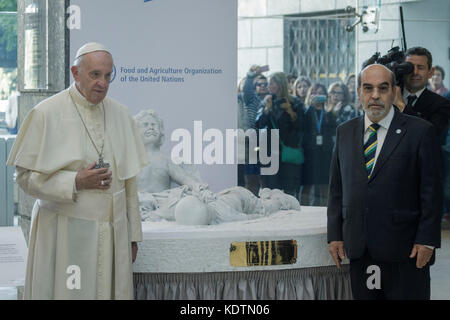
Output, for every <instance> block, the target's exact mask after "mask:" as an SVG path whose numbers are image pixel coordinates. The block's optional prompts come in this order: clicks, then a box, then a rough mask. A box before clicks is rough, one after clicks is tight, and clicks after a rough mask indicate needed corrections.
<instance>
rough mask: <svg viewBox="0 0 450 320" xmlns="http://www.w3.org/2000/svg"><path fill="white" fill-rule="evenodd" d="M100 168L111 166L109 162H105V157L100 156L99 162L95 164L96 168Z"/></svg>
mask: <svg viewBox="0 0 450 320" xmlns="http://www.w3.org/2000/svg"><path fill="white" fill-rule="evenodd" d="M100 168H109V163H107V162H103V157H102V156H100V158H99V159H98V163H96V164H95V167H94V169H100Z"/></svg>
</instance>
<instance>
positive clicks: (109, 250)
mask: <svg viewBox="0 0 450 320" xmlns="http://www.w3.org/2000/svg"><path fill="white" fill-rule="evenodd" d="M71 96H72V98H73V99H74V101H75V102H76V105H77V107H78V110H79V112H80V114H81V116H82V117H83V120H84V121H85V123H86V126H87V128H88V130H89V132H90V134H91V137H92V139H93V140H94V142H95V144H96V145H97V148H99V147H100V146H101V144H102V141H103V139H104V144H105V145H104V161H105V162H107V163H109V164H110V168H109V170H111V171H112V179H113V180H112V183H111V187H110V188H109V189H108V190H99V189H95V190H80V191H78V192H75V188H74V186H75V177H76V175H77V172H78V171H79V170H81V169H83V168H85V167H87V166H88V165H89V164H91V163H92V162H98V159H99V156H98V153H97V151H96V150H95V148H94V146H93V144H92V142H91V141H90V139H89V136H88V134H87V132H86V129H85V128H84V126H83V123H82V122H81V119H80V116H79V114H78V113H77V111H76V108H75V105H74V102H73V101H72V99H71ZM102 104H103V105H104V109H103V107H102ZM103 110H105V115H104V114H103ZM104 116H105V119H106V121H105V123H106V128H105V131H104ZM7 164H8V165H14V166H16V169H17V172H18V176H17V180H16V181H17V183H18V184H19V185H20V187H21V188H22V189H23V190H24V191H25V192H26V193H27V194H29V195H31V196H33V197H35V198H37V199H38V200H37V201H36V203H35V204H34V207H33V212H32V221H31V230H30V241H29V253H28V263H27V273H26V281H25V295H24V298H25V299H133V282H132V261H131V260H132V258H131V242H132V241H142V229H141V222H140V213H139V206H138V196H137V187H136V175H137V174H138V173H139V171H140V170H141V168H143V167H144V166H145V165H147V164H148V156H147V154H146V152H145V149H144V145H143V143H142V141H141V139H140V136H139V133H138V131H137V129H136V126H135V124H134V121H133V119H132V118H131V116H130V115H129V113H128V110H127V108H126V107H124V106H122V105H120V104H119V103H118V102H116V101H114V100H112V99H110V98H108V97H106V98H105V99H104V100H103V103H100V104H98V105H93V104H91V103H89V102H88V101H87V100H86V99H85V98H84V97H83V96H82V95H81V94H80V93H79V92H78V90H77V89H76V87H75V85H72V86H71V87H70V88H68V89H66V90H64V91H62V92H60V93H58V94H56V95H54V96H52V97H50V98H49V99H46V100H44V101H43V102H41V103H40V104H38V105H37V106H36V107H34V108H33V109H32V110H31V111H30V113H29V114H28V115H27V117H26V119H25V120H24V122H23V123H22V125H21V127H20V131H19V133H18V135H17V138H16V141H15V144H14V146H13V148H12V150H11V153H10V157H9V159H8V163H7ZM78 276H79V278H77V277H78ZM77 280H80V281H79V282H77ZM78 285H79V286H78Z"/></svg>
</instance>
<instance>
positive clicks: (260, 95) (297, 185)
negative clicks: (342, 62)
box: [238, 65, 362, 206]
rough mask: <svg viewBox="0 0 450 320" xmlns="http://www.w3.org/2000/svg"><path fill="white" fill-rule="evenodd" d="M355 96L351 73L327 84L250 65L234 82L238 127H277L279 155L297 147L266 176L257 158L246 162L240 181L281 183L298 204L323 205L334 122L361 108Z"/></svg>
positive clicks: (264, 184)
mask: <svg viewBox="0 0 450 320" xmlns="http://www.w3.org/2000/svg"><path fill="white" fill-rule="evenodd" d="M356 100H357V99H356V90H355V75H354V74H350V75H348V77H347V79H346V80H345V82H343V81H340V80H339V81H336V82H333V83H332V84H331V85H329V86H328V88H327V87H325V86H324V85H323V84H321V83H320V82H313V81H311V79H309V78H308V77H305V76H300V77H296V76H294V75H291V74H285V73H283V72H276V73H273V74H271V75H270V77H266V76H265V75H263V72H262V69H261V67H260V66H256V65H255V66H252V67H251V68H250V70H249V71H248V73H247V76H246V77H245V78H244V79H242V80H241V82H240V83H239V87H238V105H239V121H238V125H239V128H241V129H243V130H244V131H245V130H247V129H255V130H258V129H269V130H268V134H269V135H270V132H271V131H270V129H279V138H280V155H281V156H282V157H284V156H285V155H286V154H287V152H292V149H297V150H298V154H299V155H300V157H299V159H298V161H290V162H287V161H280V166H279V170H278V173H277V174H275V175H267V176H264V175H260V166H259V165H258V164H254V163H246V164H245V165H242V166H241V168H240V177H239V185H242V186H245V187H247V188H248V189H249V190H251V191H252V192H253V193H255V194H257V193H258V191H259V189H260V188H261V187H267V188H277V189H282V190H284V191H285V192H286V193H288V194H291V195H293V196H295V197H297V198H298V199H299V200H301V203H302V204H303V205H320V206H325V205H326V203H327V188H328V180H329V168H330V163H331V156H332V151H333V147H334V143H335V140H336V136H335V135H336V133H335V132H336V127H337V126H338V125H339V124H341V123H343V122H345V121H347V120H350V119H353V118H355V117H358V116H360V115H361V114H362V110H361V108H360V106H359V105H358V104H355V101H356ZM268 141H270V138H269V139H268ZM283 149H285V150H283ZM287 149H288V150H287ZM269 150H270V146H269ZM281 160H283V159H281Z"/></svg>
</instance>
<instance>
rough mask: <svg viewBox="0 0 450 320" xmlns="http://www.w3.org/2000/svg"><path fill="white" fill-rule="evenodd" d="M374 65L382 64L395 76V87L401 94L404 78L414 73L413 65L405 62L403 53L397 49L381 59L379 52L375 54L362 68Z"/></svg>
mask: <svg viewBox="0 0 450 320" xmlns="http://www.w3.org/2000/svg"><path fill="white" fill-rule="evenodd" d="M374 63H378V64H382V65H383V66H385V67H387V68H389V70H391V71H392V72H393V73H394V74H395V78H396V79H397V83H396V85H397V86H399V87H400V88H401V89H402V92H403V87H404V82H403V81H404V76H405V75H408V74H411V73H413V72H414V65H413V64H412V63H411V62H405V53H404V52H403V51H400V48H399V47H394V48H392V49H391V50H389V51H388V52H387V54H386V55H384V56H382V57H380V53H379V52H376V53H375V54H374V55H373V56H372V57H370V58H369V59H367V60H366V61H364V63H363V68H365V67H367V66H368V65H371V64H374Z"/></svg>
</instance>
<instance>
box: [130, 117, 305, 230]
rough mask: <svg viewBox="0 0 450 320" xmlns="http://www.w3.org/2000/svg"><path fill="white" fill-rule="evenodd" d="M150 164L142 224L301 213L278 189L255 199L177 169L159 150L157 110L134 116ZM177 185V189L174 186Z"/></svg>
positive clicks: (143, 186)
mask: <svg viewBox="0 0 450 320" xmlns="http://www.w3.org/2000/svg"><path fill="white" fill-rule="evenodd" d="M135 120H136V124H137V127H138V129H139V131H140V134H141V135H142V138H143V142H144V145H145V148H146V150H147V153H148V155H149V158H150V164H149V165H148V166H147V167H145V168H144V169H143V170H142V172H141V173H140V174H139V175H138V177H137V184H138V191H139V192H138V194H139V205H140V210H141V217H142V220H143V221H160V220H168V221H175V222H176V223H178V224H184V225H209V224H219V223H224V222H231V221H242V220H251V219H256V218H262V217H265V216H267V215H270V214H272V213H274V212H277V211H280V210H300V204H299V202H298V200H297V199H296V198H295V197H293V196H290V195H287V194H285V193H284V192H283V191H281V190H278V189H273V190H271V189H262V190H261V191H260V196H259V197H256V196H255V195H254V194H253V193H252V192H250V191H249V190H247V189H245V188H242V187H231V188H228V189H225V190H223V191H221V192H218V193H213V192H212V191H211V190H209V188H208V185H207V184H205V183H204V182H202V180H201V178H200V175H199V174H198V171H196V170H195V168H193V167H192V166H188V165H176V164H174V163H173V162H172V161H171V159H170V157H169V156H167V155H166V154H164V153H162V152H161V151H160V148H161V145H162V143H163V139H164V124H163V121H162V120H161V119H160V118H159V117H158V116H157V114H156V113H155V112H154V111H153V110H143V111H141V112H139V113H138V114H137V115H136V116H135ZM173 182H176V183H177V184H179V186H178V187H173V188H171V185H172V183H173Z"/></svg>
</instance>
